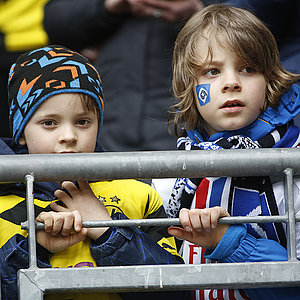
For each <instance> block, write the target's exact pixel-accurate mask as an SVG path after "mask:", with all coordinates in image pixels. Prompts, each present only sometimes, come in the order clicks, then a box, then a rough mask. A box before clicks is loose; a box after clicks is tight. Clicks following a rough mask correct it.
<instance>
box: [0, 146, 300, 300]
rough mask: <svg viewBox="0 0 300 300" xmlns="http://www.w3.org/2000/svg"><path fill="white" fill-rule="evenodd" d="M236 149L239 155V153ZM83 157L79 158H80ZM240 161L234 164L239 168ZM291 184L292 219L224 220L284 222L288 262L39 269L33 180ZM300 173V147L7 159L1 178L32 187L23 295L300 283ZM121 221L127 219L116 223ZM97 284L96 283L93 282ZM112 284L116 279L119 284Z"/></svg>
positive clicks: (0, 159)
mask: <svg viewBox="0 0 300 300" xmlns="http://www.w3.org/2000/svg"><path fill="white" fill-rule="evenodd" d="M233 151H234V152H233ZM74 155H76V156H74ZM233 160H234V163H233ZM274 174H276V176H278V177H282V178H284V180H285V194H286V214H285V215H284V216H272V217H266V216H265V217H228V218H223V219H222V220H220V222H223V223H229V224H236V223H251V222H259V223H264V222H283V223H286V226H287V240H288V248H287V250H288V258H289V260H288V261H285V262H264V263H235V264H221V263H220V264H209V265H153V266H152V265H151V266H119V267H96V268H68V269H57V268H53V269H47V268H46V269H45V268H42V269H40V268H38V267H37V257H36V238H35V230H36V227H35V225H36V224H35V220H34V205H33V182H34V181H54V180H65V179H68V180H87V179H89V180H105V179H125V178H136V179H144V178H170V177H204V176H255V175H259V176H269V175H272V176H274ZM299 174H300V150H299V149H259V150H256V149H253V150H226V151H224V150H217V151H191V152H189V151H168V152H165V151H157V152H127V153H126V152H122V153H95V154H66V155H63V156H62V155H17V156H16V155H14V156H0V181H2V182H4V181H5V182H19V181H24V180H25V181H26V184H27V218H28V223H27V224H23V225H24V226H25V227H26V226H28V234H29V252H30V255H29V268H28V269H22V270H19V272H18V282H19V295H20V296H19V298H20V299H21V300H25V299H26V300H27V299H43V296H44V294H46V293H55V292H64V293H65V292H84V291H85V292H87V291H92V292H94V291H97V292H105V293H106V292H122V291H136V292H138V291H157V290H163V289H164V290H180V289H206V288H215V289H217V288H218V289H220V288H261V287H275V286H276V287H286V286H299V284H300V263H299V262H298V260H297V258H296V232H295V224H296V222H298V221H299V216H297V217H296V216H295V211H294V199H293V179H294V175H299ZM116 222H120V223H118V224H116ZM125 223H126V224H124V221H105V222H104V221H99V222H98V221H96V222H95V221H93V222H88V221H86V222H85V223H84V226H86V227H93V226H94V227H97V226H105V227H107V226H132V225H134V226H136V225H146V224H147V225H152V226H170V225H178V224H179V223H180V222H179V220H178V219H157V220H127V221H125ZM91 279H92V280H91ZM112 279H113V280H112Z"/></svg>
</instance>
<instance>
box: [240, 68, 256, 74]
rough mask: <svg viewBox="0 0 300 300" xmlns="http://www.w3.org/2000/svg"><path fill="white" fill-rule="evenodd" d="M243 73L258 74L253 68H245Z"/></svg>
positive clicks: (242, 70)
mask: <svg viewBox="0 0 300 300" xmlns="http://www.w3.org/2000/svg"><path fill="white" fill-rule="evenodd" d="M241 72H242V73H254V72H256V70H255V69H254V68H252V67H243V68H242V69H241Z"/></svg>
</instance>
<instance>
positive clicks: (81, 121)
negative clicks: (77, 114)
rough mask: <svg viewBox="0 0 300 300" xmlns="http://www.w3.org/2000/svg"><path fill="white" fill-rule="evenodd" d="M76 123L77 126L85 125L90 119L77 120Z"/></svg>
mask: <svg viewBox="0 0 300 300" xmlns="http://www.w3.org/2000/svg"><path fill="white" fill-rule="evenodd" d="M77 124H78V125H79V126H83V127H87V126H88V125H89V124H90V121H89V120H86V119H81V120H78V121H77Z"/></svg>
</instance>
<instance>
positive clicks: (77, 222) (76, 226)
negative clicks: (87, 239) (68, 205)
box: [73, 210, 82, 232]
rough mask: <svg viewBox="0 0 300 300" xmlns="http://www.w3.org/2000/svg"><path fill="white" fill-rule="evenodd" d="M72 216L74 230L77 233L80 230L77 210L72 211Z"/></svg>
mask: <svg viewBox="0 0 300 300" xmlns="http://www.w3.org/2000/svg"><path fill="white" fill-rule="evenodd" d="M73 215H74V229H75V231H77V232H80V231H81V229H82V216H81V214H80V212H79V211H78V210H74V211H73Z"/></svg>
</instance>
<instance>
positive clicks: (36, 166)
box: [0, 148, 300, 182]
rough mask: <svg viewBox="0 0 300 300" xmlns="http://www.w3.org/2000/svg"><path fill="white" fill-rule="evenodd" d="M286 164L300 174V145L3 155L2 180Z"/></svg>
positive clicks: (260, 169)
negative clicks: (30, 174) (268, 147)
mask: <svg viewBox="0 0 300 300" xmlns="http://www.w3.org/2000/svg"><path fill="white" fill-rule="evenodd" d="M233 151H234V152H233ZM233 159H234V163H233ZM286 168H292V169H293V170H294V172H295V174H299V173H300V151H299V149H286V148H284V149H251V150H249V149H237V150H226V151H225V150H216V151H152V152H147V151H145V152H144V151H140V152H103V153H86V154H63V155H62V154H32V155H1V156H0V182H18V181H23V180H24V177H25V176H26V175H27V174H29V173H33V174H34V177H35V180H36V181H55V180H80V179H81V180H101V179H125V178H140V179H141V178H171V177H174V178H175V177H204V176H255V175H256V176H257V175H258V173H259V175H260V176H267V175H274V174H277V175H281V174H282V172H283V171H284V170H285V169H286Z"/></svg>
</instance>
